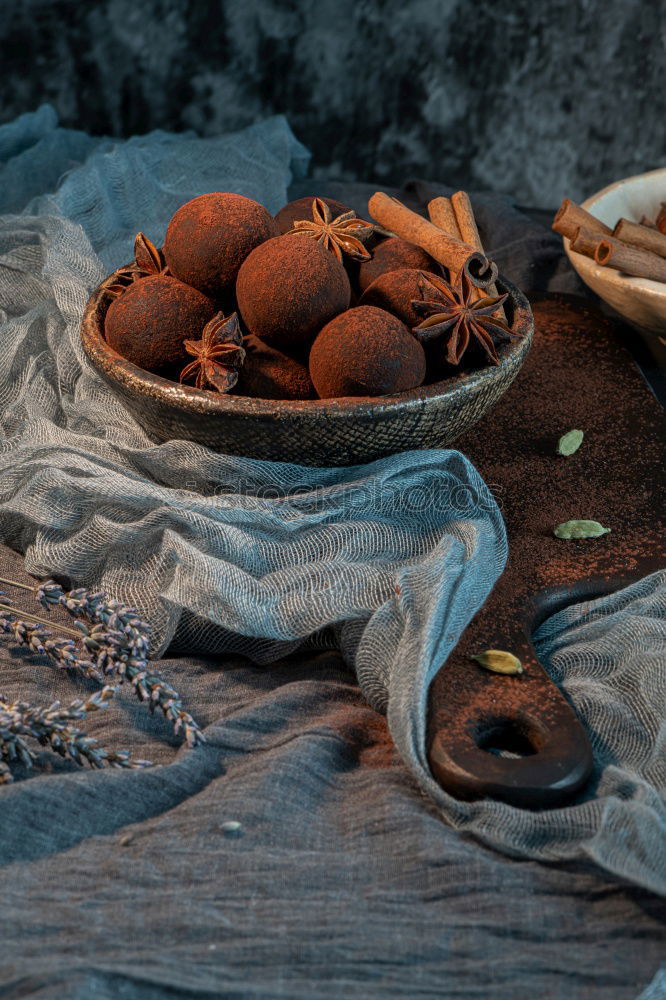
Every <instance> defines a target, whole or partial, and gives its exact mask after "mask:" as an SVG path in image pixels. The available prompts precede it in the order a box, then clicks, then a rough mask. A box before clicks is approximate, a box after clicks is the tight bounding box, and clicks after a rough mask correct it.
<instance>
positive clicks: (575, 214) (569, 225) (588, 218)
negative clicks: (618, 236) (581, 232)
mask: <svg viewBox="0 0 666 1000" xmlns="http://www.w3.org/2000/svg"><path fill="white" fill-rule="evenodd" d="M581 226H583V227H585V228H586V229H592V230H596V231H598V232H600V233H601V234H602V235H603V236H610V235H611V234H612V230H611V229H609V228H608V226H606V225H604V223H603V222H601V221H600V220H599V219H595V217H594V216H593V215H590V213H589V212H586V211H585V209H584V208H581V207H580V205H577V204H576V202H575V201H572V200H571V198H565V199H564V201H563V202H562V204H561V205H560V207H559V208H558V210H557V213H556V215H555V218H554V219H553V224H552V226H551V229H554V230H555V232H556V233H559V234H560V236H566V237H567V239H569V240H570V239H572V237H573V236H574V235H575V233H576V230H577V229H580V228H581Z"/></svg>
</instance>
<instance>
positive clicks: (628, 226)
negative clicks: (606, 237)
mask: <svg viewBox="0 0 666 1000" xmlns="http://www.w3.org/2000/svg"><path fill="white" fill-rule="evenodd" d="M613 236H614V237H615V239H616V240H622V242H623V243H631V245H632V246H635V247H642V249H643V250H651V251H652V253H656V254H659V256H660V257H666V236H665V235H664V234H663V233H660V232H659V230H658V229H649V228H648V227H647V226H641V225H639V224H638V223H637V222H630V221H629V219H620V220H619V222H618V223H617V225H616V226H615V229H614V230H613Z"/></svg>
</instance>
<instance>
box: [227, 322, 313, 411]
mask: <svg viewBox="0 0 666 1000" xmlns="http://www.w3.org/2000/svg"><path fill="white" fill-rule="evenodd" d="M243 347H244V348H245V351H246V356H245V364H244V365H243V368H242V369H241V372H240V378H239V380H238V385H237V387H236V389H235V393H236V395H238V396H255V397H257V398H258V399H312V398H313V397H314V396H315V395H316V394H315V391H314V386H313V385H312V380H311V379H310V375H309V373H308V370H307V368H306V367H305V365H302V364H301V363H300V362H299V361H295V360H294V359H293V358H288V357H287V355H286V354H283V353H282V352H281V351H278V350H276V348H274V347H269V346H268V344H264V342H263V341H262V340H259V338H258V337H255V336H253V335H252V334H250V335H249V336H247V337H245V339H244V340H243Z"/></svg>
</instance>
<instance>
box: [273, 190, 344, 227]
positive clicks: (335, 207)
mask: <svg viewBox="0 0 666 1000" xmlns="http://www.w3.org/2000/svg"><path fill="white" fill-rule="evenodd" d="M315 197H316V196H315V195H312V197H311V198H297V199H296V201H290V202H289V204H288V205H285V206H284V208H281V209H280V211H279V212H278V214H277V215H276V216H275V224H276V225H277V227H278V232H279V233H280V234H284V233H288V232H289V230H290V229H292V228H293V226H294V223H295V222H299V221H300V220H301V219H311V218H312V202H313V201H314V200H315ZM317 197H318V196H317ZM320 201H323V202H325V203H326V204H327V205H328V207H329V208H330V210H331V212H332V214H333V217H334V218H335V217H336V216H338V215H344V213H345V212H349V211H350V209H349V206H348V205H343V204H342V202H341V201H336V200H335V198H320Z"/></svg>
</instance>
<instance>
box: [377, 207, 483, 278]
mask: <svg viewBox="0 0 666 1000" xmlns="http://www.w3.org/2000/svg"><path fill="white" fill-rule="evenodd" d="M368 211H369V212H370V215H371V216H372V218H373V219H375V220H376V221H377V222H378V223H379V224H380V226H383V227H384V228H385V229H390V230H391V232H394V233H395V234H396V236H400V237H401V238H402V239H403V240H408V241H409V242H410V243H416V245H417V246H419V247H421V249H422V250H425V251H426V252H427V253H429V254H430V256H431V257H434V258H435V260H436V261H437V262H438V263H440V264H443V265H444V267H446V268H448V269H449V272H452V273H453V274H458V273H459V272H460V271H461V270H464V272H465V274H466V275H467V277H468V278H469V280H470V281H471V282H472V284H473V285H476V287H477V288H487V287H488V285H490V284H492V283H493V281H495V279H496V277H497V268H496V266H495V265H494V264H493V263H492V262H491V261H489V260H488V258H487V257H486V256H485V255H484V254H482V253H479V252H478V251H476V250H474V248H473V247H471V246H469V245H468V244H467V243H462V242H461V241H460V240H457V239H456V238H455V237H454V236H450V235H449V233H446V232H444V230H443V229H439V228H438V226H434V225H433V224H432V222H429V221H428V219H424V218H423V217H422V216H421V215H418V214H417V213H416V212H412V211H411V209H409V208H407V206H406V205H403V204H402V202H399V201H398V200H397V199H396V198H389V196H388V195H387V194H383V192H381V191H377V192H375V194H373V196H372V198H371V199H370V201H369V202H368Z"/></svg>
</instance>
